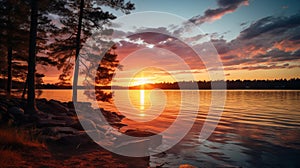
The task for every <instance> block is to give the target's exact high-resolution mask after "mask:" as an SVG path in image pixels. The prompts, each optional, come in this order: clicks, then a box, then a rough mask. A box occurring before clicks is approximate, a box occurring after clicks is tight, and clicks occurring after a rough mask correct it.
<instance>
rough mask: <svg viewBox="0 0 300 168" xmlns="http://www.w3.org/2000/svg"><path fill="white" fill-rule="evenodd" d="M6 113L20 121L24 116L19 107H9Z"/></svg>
mask: <svg viewBox="0 0 300 168" xmlns="http://www.w3.org/2000/svg"><path fill="white" fill-rule="evenodd" d="M8 113H9V114H10V115H12V116H13V118H14V119H16V120H18V121H20V120H22V119H23V118H24V110H23V109H21V108H19V107H10V108H9V109H8Z"/></svg>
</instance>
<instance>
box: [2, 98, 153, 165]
mask: <svg viewBox="0 0 300 168" xmlns="http://www.w3.org/2000/svg"><path fill="white" fill-rule="evenodd" d="M85 104H87V105H89V103H85ZM24 107H25V101H23V100H22V99H18V98H9V99H8V98H6V97H4V96H1V98H0V122H1V126H0V156H1V157H0V167H148V166H149V157H143V158H133V157H124V156H120V155H117V154H113V153H112V152H109V151H107V150H105V149H103V148H101V147H100V146H99V145H97V144H96V143H94V142H93V141H92V140H91V139H90V138H89V137H88V136H87V134H86V133H85V131H84V130H83V128H82V126H81V125H80V123H79V121H78V117H77V115H76V113H75V110H74V107H73V103H71V102H68V103H61V102H59V101H55V100H50V101H48V100H46V99H38V100H37V107H38V109H39V112H38V114H36V115H35V116H29V115H27V114H24ZM102 113H103V115H104V116H105V117H106V119H107V121H109V123H110V125H112V126H114V127H116V128H120V127H122V126H123V124H122V123H121V120H122V119H123V118H124V116H122V115H119V114H117V113H114V112H109V111H103V112H102ZM94 126H95V127H96V125H94ZM92 127H93V124H92ZM127 133H130V134H131V135H134V136H140V135H141V134H144V133H145V132H143V131H140V130H127Z"/></svg>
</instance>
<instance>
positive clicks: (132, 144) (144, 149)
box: [114, 139, 150, 157]
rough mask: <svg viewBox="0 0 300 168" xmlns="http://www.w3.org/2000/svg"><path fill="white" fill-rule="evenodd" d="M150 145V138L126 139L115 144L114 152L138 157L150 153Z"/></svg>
mask: <svg viewBox="0 0 300 168" xmlns="http://www.w3.org/2000/svg"><path fill="white" fill-rule="evenodd" d="M149 146H150V140H149V139H138V140H131V141H124V142H120V143H118V144H117V145H115V146H114V152H116V153H123V154H126V155H130V156H136V157H139V156H143V155H144V156H145V155H148V154H149Z"/></svg>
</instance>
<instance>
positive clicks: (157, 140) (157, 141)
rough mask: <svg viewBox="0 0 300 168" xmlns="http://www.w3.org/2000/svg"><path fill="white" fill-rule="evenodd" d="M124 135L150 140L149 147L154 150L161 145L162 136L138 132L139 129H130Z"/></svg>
mask: <svg viewBox="0 0 300 168" xmlns="http://www.w3.org/2000/svg"><path fill="white" fill-rule="evenodd" d="M125 134H126V135H129V136H133V137H147V138H148V139H149V140H150V147H151V148H156V147H157V146H159V145H161V144H162V135H159V134H155V133H153V132H149V131H144V130H139V129H135V130H133V129H130V130H126V131H125Z"/></svg>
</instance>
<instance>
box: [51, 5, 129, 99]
mask: <svg viewBox="0 0 300 168" xmlns="http://www.w3.org/2000/svg"><path fill="white" fill-rule="evenodd" d="M101 6H108V7H110V8H112V9H115V10H121V11H122V12H124V13H125V14H128V13H129V12H130V11H131V10H133V9H134V5H133V4H132V3H131V2H127V3H125V2H124V0H109V1H107V0H105V1H97V0H80V1H79V3H78V0H73V1H69V3H68V10H65V11H64V13H62V15H61V17H60V23H61V24H62V25H63V26H62V29H61V31H60V35H58V36H57V38H55V41H56V43H55V44H53V45H51V47H50V48H49V50H50V53H49V54H50V55H51V56H53V57H54V58H56V61H57V62H58V69H62V74H61V75H60V77H59V79H60V80H61V81H63V82H64V83H66V82H65V81H69V80H70V79H71V78H70V76H71V75H70V74H71V73H70V71H71V70H72V68H73V63H72V61H75V69H74V74H78V73H79V72H78V69H79V68H78V67H79V61H77V58H78V56H79V51H80V48H81V47H82V44H83V43H84V42H85V41H86V39H87V38H88V37H90V36H91V35H92V34H93V32H95V30H97V31H102V30H103V29H104V27H103V25H104V24H106V23H109V21H110V20H112V19H115V18H116V17H115V16H114V15H113V14H112V13H109V12H107V11H103V10H102V8H101ZM74 11H78V12H74ZM77 83H78V78H77V75H74V76H73V87H74V89H73V101H74V102H76V101H77V89H76V86H77Z"/></svg>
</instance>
